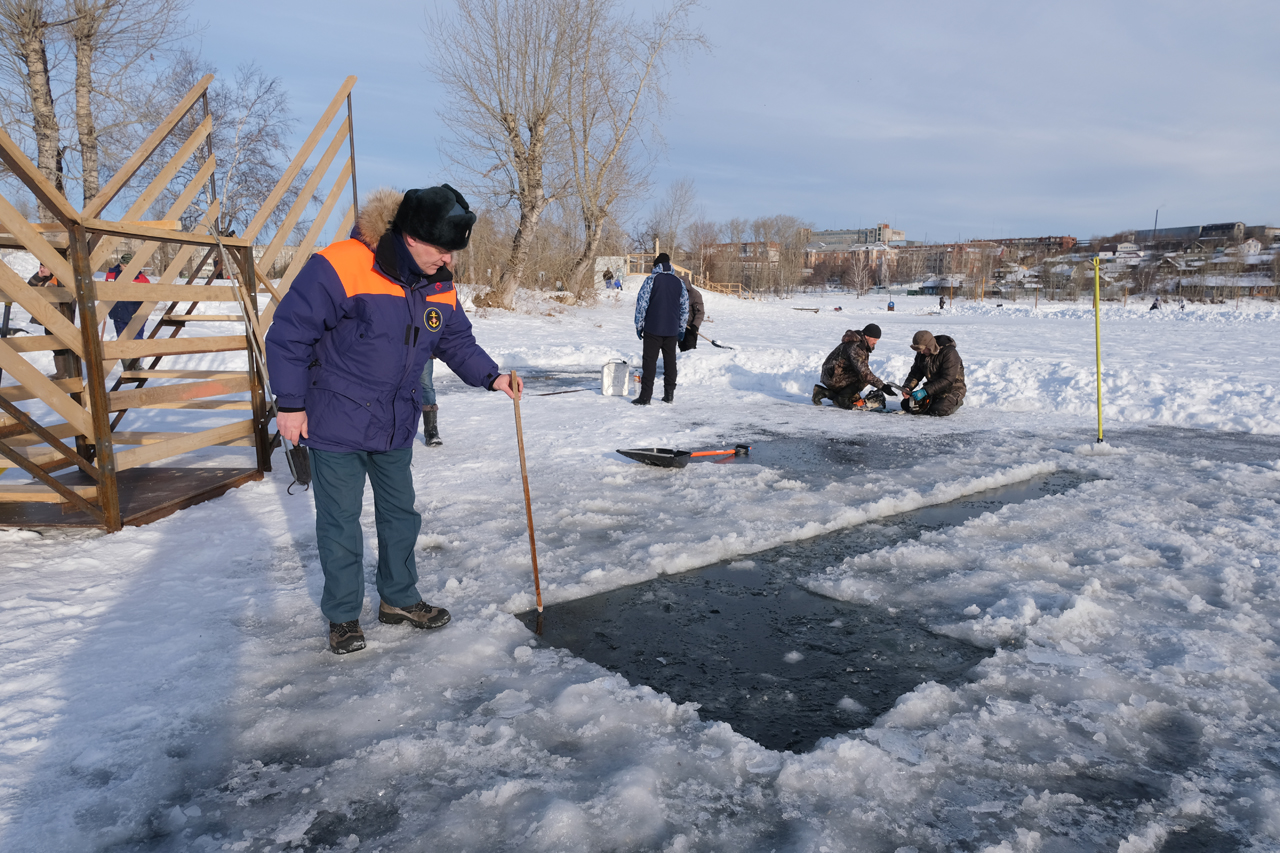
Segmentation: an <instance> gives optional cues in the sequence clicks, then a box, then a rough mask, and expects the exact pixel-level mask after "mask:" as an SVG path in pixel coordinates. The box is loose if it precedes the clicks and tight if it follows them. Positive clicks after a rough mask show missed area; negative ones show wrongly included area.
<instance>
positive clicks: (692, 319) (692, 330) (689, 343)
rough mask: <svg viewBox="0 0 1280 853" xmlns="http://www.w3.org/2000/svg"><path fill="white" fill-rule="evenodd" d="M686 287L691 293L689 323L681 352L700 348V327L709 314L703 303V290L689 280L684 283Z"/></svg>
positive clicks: (685, 330)
mask: <svg viewBox="0 0 1280 853" xmlns="http://www.w3.org/2000/svg"><path fill="white" fill-rule="evenodd" d="M684 289H685V292H686V293H688V294H689V325H687V326H685V327H684V337H683V338H681V339H680V352H688V351H689V350H691V349H697V348H698V329H699V328H701V326H702V318H703V317H705V316H707V310H706V308H704V307H703V305H702V291H700V290H698V288H696V287H694V286H693V285H692V284H690V283H689V282H687V281H686V282H685V283H684Z"/></svg>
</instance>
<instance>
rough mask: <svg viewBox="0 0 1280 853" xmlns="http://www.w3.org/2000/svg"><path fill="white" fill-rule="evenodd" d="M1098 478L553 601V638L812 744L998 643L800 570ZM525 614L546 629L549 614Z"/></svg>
mask: <svg viewBox="0 0 1280 853" xmlns="http://www.w3.org/2000/svg"><path fill="white" fill-rule="evenodd" d="M1089 479H1091V478H1090V477H1088V476H1087V475H1083V474H1078V473H1074V472H1057V473H1054V474H1049V475H1044V476H1040V477H1036V478H1034V479H1032V480H1028V481H1026V482H1023V483H1018V484H1015V485H1011V486H1006V487H1003V488H999V489H991V490H988V491H985V492H980V493H978V494H974V495H970V496H968V497H965V498H961V499H960V500H957V501H952V502H951V503H948V504H942V505H939V506H933V507H926V508H923V509H918V510H913V511H911V512H906V513H902V514H900V515H896V516H892V517H889V518H885V519H882V520H880V521H878V522H876V523H872V524H864V525H860V526H858V527H854V528H850V529H848V530H843V531H839V532H836V533H831V534H827V535H824V536H819V537H815V538H813V539H809V540H806V541H804V542H798V543H793V544H789V545H783V546H780V547H778V548H774V549H771V550H769V551H764V552H761V553H758V554H752V555H750V556H749V557H747V558H745V560H749V561H750V562H752V563H754V566H753V567H751V568H731V567H730V564H729V563H718V564H716V565H712V566H708V567H706V568H704V569H698V570H695V571H691V572H684V573H682V574H678V575H664V576H663V577H660V578H655V579H654V580H651V581H646V582H645V583H641V584H636V585H634V586H629V587H624V588H622V589H616V590H612V591H610V592H605V593H601V594H599V595H593V596H590V597H587V598H581V599H577V600H576V601H568V602H564V603H563V604H555V605H550V606H548V607H546V608H545V609H544V612H543V615H542V627H541V632H540V641H541V642H543V643H545V644H547V645H551V646H556V647H559V648H564V649H567V650H569V651H571V652H573V653H574V654H576V655H578V656H580V657H583V658H585V659H587V660H589V661H592V662H593V663H597V664H599V665H600V666H603V667H605V668H606V669H610V670H612V671H614V672H617V673H620V674H621V675H623V676H625V677H626V678H627V679H628V680H630V681H631V682H632V683H639V684H647V685H649V686H650V687H653V688H654V689H655V690H659V691H662V692H663V693H666V694H667V695H669V696H670V697H671V698H672V699H673V700H675V701H677V702H697V703H699V704H700V705H701V706H702V707H701V710H700V713H701V714H702V716H703V717H704V718H711V719H715V720H721V721H723V722H726V723H728V724H730V725H731V726H733V728H734V730H735V731H737V732H739V733H740V734H744V735H746V736H747V737H750V738H752V739H753V740H755V741H756V742H758V743H760V744H761V745H763V746H765V747H768V748H769V749H775V750H784V749H788V750H792V751H795V752H803V751H805V750H808V749H810V748H812V747H813V746H814V744H816V743H817V742H818V740H819V739H821V738H824V737H829V736H832V735H836V734H839V733H841V732H846V731H849V730H851V729H859V728H863V727H866V726H868V725H870V724H871V722H872V721H874V720H875V718H876V717H878V716H880V715H881V714H883V713H884V712H885V711H887V710H889V709H890V708H891V707H893V704H894V702H895V701H896V700H897V698H898V697H899V696H901V695H903V694H904V693H907V692H910V691H911V690H913V689H914V688H915V687H917V686H918V685H920V684H923V683H925V682H927V681H937V682H939V683H942V684H953V683H956V682H959V681H961V680H963V679H964V678H965V677H966V673H967V672H968V671H969V670H970V669H971V668H972V667H973V666H974V664H976V663H978V662H979V661H981V660H982V659H984V658H985V657H987V656H988V655H990V654H991V651H990V650H988V649H981V648H978V647H976V646H973V645H970V644H968V643H965V642H963V641H960V640H956V639H952V638H950V637H946V636H942V635H940V634H935V633H933V632H932V631H930V630H929V629H928V628H927V627H926V626H925V624H924V622H925V620H924V618H923V617H922V616H921V615H920V614H919V613H915V612H911V611H908V610H904V609H890V608H888V607H881V606H876V605H868V604H854V603H850V602H844V601H837V600H835V599H831V598H826V597H824V596H820V595H816V594H814V593H811V592H809V591H808V590H806V589H803V588H802V587H800V586H798V585H797V584H796V583H795V579H796V578H797V577H803V576H807V575H810V574H813V573H815V572H821V571H822V570H823V569H824V568H826V567H828V566H833V565H837V564H839V563H840V562H841V561H842V560H843V559H844V558H846V557H852V556H855V555H857V554H865V553H869V552H871V551H875V550H877V549H880V548H883V547H886V546H888V545H893V544H895V543H897V542H901V541H904V540H908V539H913V538H915V537H917V536H919V535H920V534H922V533H924V532H925V531H928V530H937V529H940V528H944V527H951V526H955V525H958V524H962V523H963V522H965V521H967V520H968V519H971V518H975V517H977V516H979V515H981V514H982V513H984V512H992V511H995V510H997V509H999V508H1000V507H1002V506H1007V505H1009V504H1016V503H1021V502H1023V501H1028V500H1035V499H1036V498H1041V497H1045V496H1048V495H1055V494H1062V493H1064V492H1066V491H1069V490H1070V489H1073V488H1075V487H1076V486H1078V485H1080V484H1081V483H1083V482H1087V481H1088V480H1089ZM517 618H519V619H520V620H521V621H522V622H523V623H524V624H525V625H526V626H528V627H529V629H530V630H534V631H536V630H537V623H538V614H537V612H536V611H532V610H531V611H528V612H525V613H520V614H517ZM794 653H798V654H799V655H800V658H799V659H796V657H795V654H794ZM788 656H790V657H791V660H792V661H794V662H788ZM846 699H847V700H851V701H843V702H842V700H846Z"/></svg>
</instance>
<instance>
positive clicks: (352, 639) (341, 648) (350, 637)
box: [329, 619, 364, 655]
mask: <svg viewBox="0 0 1280 853" xmlns="http://www.w3.org/2000/svg"><path fill="white" fill-rule="evenodd" d="M363 648H364V631H361V630H360V621H359V620H358V619H352V620H351V621H350V622H343V623H341V624H339V623H337V622H330V623H329V650H330V651H332V652H333V653H334V654H335V655H345V654H349V653H351V652H358V651H360V650H361V649H363Z"/></svg>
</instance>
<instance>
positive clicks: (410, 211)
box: [391, 184, 476, 252]
mask: <svg viewBox="0 0 1280 853" xmlns="http://www.w3.org/2000/svg"><path fill="white" fill-rule="evenodd" d="M475 224H476V215H475V214H474V213H472V212H471V207H470V205H468V204H467V200H466V199H465V198H463V197H462V193H460V192H458V191H457V190H455V189H454V188H453V187H451V186H449V185H448V184H441V185H440V186H438V187H427V188H426V189H420V190H409V191H408V192H406V193H405V194H404V198H403V199H401V201H400V208H399V209H398V210H397V211H396V218H395V219H393V220H392V221H391V230H393V231H396V232H399V233H401V234H408V235H409V236H410V237H412V238H414V239H415V240H421V241H422V242H424V243H430V244H431V245H433V246H436V247H438V248H441V249H444V250H445V251H446V252H456V251H458V250H460V249H465V248H467V242H468V241H470V239H471V226H473V225H475Z"/></svg>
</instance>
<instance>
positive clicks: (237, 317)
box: [160, 314, 244, 323]
mask: <svg viewBox="0 0 1280 853" xmlns="http://www.w3.org/2000/svg"><path fill="white" fill-rule="evenodd" d="M160 319H161V320H164V321H165V322H166V323H243V322H244V315H243V314H165V315H164V316H163V317H161V318H160Z"/></svg>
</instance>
